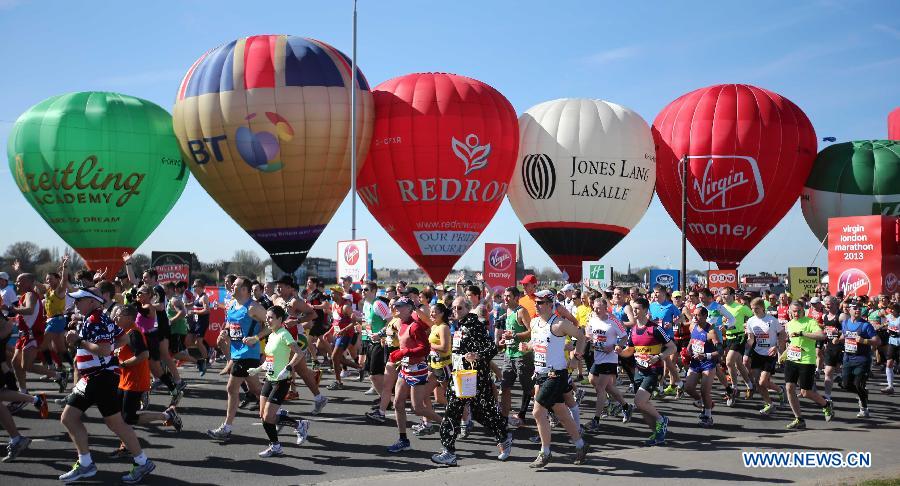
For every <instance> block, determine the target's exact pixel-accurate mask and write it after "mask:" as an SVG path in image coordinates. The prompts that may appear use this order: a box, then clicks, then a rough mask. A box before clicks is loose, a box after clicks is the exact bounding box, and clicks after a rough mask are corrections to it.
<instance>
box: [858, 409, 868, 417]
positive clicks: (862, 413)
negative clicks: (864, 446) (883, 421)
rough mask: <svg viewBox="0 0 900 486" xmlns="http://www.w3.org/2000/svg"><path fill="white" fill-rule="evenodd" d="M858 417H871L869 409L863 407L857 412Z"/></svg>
mask: <svg viewBox="0 0 900 486" xmlns="http://www.w3.org/2000/svg"><path fill="white" fill-rule="evenodd" d="M856 418H869V409H868V408H861V409H859V412H858V413H857V414H856Z"/></svg>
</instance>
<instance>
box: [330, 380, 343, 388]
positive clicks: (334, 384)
mask: <svg viewBox="0 0 900 486" xmlns="http://www.w3.org/2000/svg"><path fill="white" fill-rule="evenodd" d="M326 388H328V389H329V390H343V389H344V384H343V383H341V382H339V381H332V382H331V383H330V384H329V385H328V386H327V387H326Z"/></svg>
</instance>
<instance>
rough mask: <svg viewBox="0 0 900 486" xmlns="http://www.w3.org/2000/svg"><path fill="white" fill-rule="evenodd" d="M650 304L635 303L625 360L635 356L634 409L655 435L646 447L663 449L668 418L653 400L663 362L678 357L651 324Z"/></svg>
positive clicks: (642, 301) (663, 336)
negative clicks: (653, 392) (672, 356)
mask: <svg viewBox="0 0 900 486" xmlns="http://www.w3.org/2000/svg"><path fill="white" fill-rule="evenodd" d="M649 309H650V302H648V301H647V299H645V298H643V297H638V298H636V299H632V301H631V310H632V313H633V314H634V327H632V328H631V332H630V333H629V334H628V341H627V342H626V344H625V349H622V350H621V351H620V354H621V355H623V356H634V358H635V364H636V365H637V369H636V371H635V374H634V383H635V385H636V389H635V392H634V406H635V408H637V409H638V410H640V412H641V416H642V417H643V418H644V422H645V423H646V424H647V425H648V426H649V427H650V430H652V431H653V434H652V435H650V438H649V439H647V441H646V442H645V445H647V446H655V445H663V444H665V442H666V434H667V432H668V428H669V427H668V426H669V418H668V417H666V416H665V415H662V414H660V413H659V412H658V411H657V410H656V407H654V406H653V403H652V402H651V401H650V396H651V393H652V391H653V390H655V389H656V387H657V386H658V384H659V375H661V374H662V371H663V369H662V367H663V365H662V364H663V361H664V360H665V358H666V356H670V355H672V354H673V353H675V343H673V342H672V341H670V340H669V338H667V337H666V335H665V334H664V333H663V332H662V330H660V329H659V327H657V326H654V325H652V324H651V323H650V322H649V315H648V312H649Z"/></svg>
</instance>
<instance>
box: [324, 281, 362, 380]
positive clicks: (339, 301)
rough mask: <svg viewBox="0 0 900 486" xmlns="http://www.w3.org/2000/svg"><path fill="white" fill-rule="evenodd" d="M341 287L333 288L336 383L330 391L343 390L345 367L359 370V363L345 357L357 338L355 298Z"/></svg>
mask: <svg viewBox="0 0 900 486" xmlns="http://www.w3.org/2000/svg"><path fill="white" fill-rule="evenodd" d="M343 291H344V289H343V288H342V287H340V286H335V287H332V288H331V298H332V300H333V301H334V303H333V304H331V323H332V327H331V333H332V335H333V337H334V346H333V348H332V351H331V365H332V368H333V370H334V382H332V383H331V384H330V385H328V389H329V390H343V389H344V382H343V378H342V375H341V373H342V371H343V370H344V367H345V366H346V367H348V368H356V369H359V363H357V362H356V361H354V360H352V359H348V358H347V357H346V356H344V353H345V352H347V350H348V348H350V346H351V344H352V343H353V338H354V336H356V327H355V325H354V316H353V308H352V307H351V303H352V299H353V296H352V295H351V294H343V293H342V292H343Z"/></svg>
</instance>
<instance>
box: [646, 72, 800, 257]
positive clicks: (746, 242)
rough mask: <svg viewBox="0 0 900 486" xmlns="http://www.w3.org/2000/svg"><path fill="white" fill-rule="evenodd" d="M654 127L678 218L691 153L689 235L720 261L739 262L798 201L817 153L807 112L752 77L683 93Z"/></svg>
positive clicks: (663, 180) (661, 190)
mask: <svg viewBox="0 0 900 486" xmlns="http://www.w3.org/2000/svg"><path fill="white" fill-rule="evenodd" d="M652 132H653V138H654V141H655V143H656V170H657V174H656V192H657V194H659V199H660V201H662V203H663V206H665V208H666V210H667V211H668V212H669V215H670V216H672V219H674V220H675V222H676V223H677V224H679V225H680V224H681V198H682V192H681V187H682V184H681V161H682V158H683V157H687V159H686V160H687V228H686V232H687V238H688V240H689V241H690V242H691V245H693V246H694V248H695V249H696V250H697V252H698V253H700V256H701V257H703V259H704V260H706V261H713V262H716V264H718V266H719V268H737V266H738V265H739V264H740V262H741V260H742V259H743V258H744V257H745V256H747V253H749V252H750V250H752V249H753V247H755V246H756V244H757V243H759V242H760V240H762V239H763V237H764V236H765V235H766V234H767V233H768V232H769V231H771V230H772V228H773V227H775V225H776V224H777V223H778V221H779V220H781V218H782V217H783V216H784V215H785V213H787V211H788V210H789V209H790V208H791V206H793V205H794V203H795V202H797V198H798V197H799V196H800V191H801V190H802V189H803V184H804V182H806V179H807V177H808V176H809V171H810V169H811V168H812V163H813V160H814V159H815V157H816V132H815V130H814V129H813V127H812V124H811V123H810V122H809V119H808V118H807V117H806V114H804V113H803V111H802V110H801V109H800V108H799V107H797V105H795V104H794V103H792V102H791V101H790V100H788V99H787V98H785V97H783V96H781V95H779V94H777V93H773V92H771V91H768V90H765V89H762V88H757V87H755V86H750V85H746V84H720V85H716V86H709V87H706V88H701V89H698V90H696V91H692V92H690V93H688V94H685V95H683V96H681V97H680V98H678V99H677V100H675V101H673V102H672V103H670V104H669V105H668V106H666V107H665V108H664V109H663V110H662V111H661V112H660V113H659V115H657V117H656V120H655V121H654V122H653V127H652Z"/></svg>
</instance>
